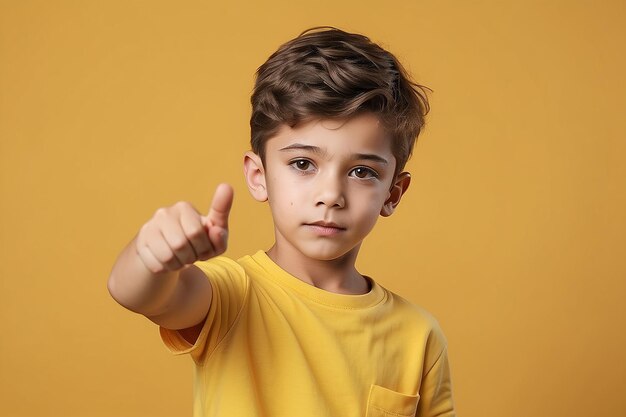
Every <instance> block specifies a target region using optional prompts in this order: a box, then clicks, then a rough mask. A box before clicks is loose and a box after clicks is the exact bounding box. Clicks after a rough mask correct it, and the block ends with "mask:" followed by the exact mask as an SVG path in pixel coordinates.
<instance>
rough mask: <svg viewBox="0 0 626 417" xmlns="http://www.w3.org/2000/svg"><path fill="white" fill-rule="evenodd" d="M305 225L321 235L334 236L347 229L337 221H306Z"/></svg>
mask: <svg viewBox="0 0 626 417" xmlns="http://www.w3.org/2000/svg"><path fill="white" fill-rule="evenodd" d="M305 226H307V228H308V229H310V230H311V231H312V232H313V233H315V234H317V235H319V236H333V235H336V234H338V233H341V232H343V231H345V230H346V228H345V227H342V226H339V225H338V224H337V223H332V222H325V221H317V222H313V223H305Z"/></svg>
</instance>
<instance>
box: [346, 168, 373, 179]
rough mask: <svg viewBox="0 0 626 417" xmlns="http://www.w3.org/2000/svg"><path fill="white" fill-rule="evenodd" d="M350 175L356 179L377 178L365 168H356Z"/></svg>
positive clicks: (370, 170) (371, 170) (371, 171)
mask: <svg viewBox="0 0 626 417" xmlns="http://www.w3.org/2000/svg"><path fill="white" fill-rule="evenodd" d="M350 174H351V175H352V176H355V177H357V178H378V174H377V173H376V171H374V170H373V169H370V168H366V167H356V168H354V169H353V170H352V172H351V173H350Z"/></svg>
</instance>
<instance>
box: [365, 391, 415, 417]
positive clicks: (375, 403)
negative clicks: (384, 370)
mask: <svg viewBox="0 0 626 417" xmlns="http://www.w3.org/2000/svg"><path fill="white" fill-rule="evenodd" d="M419 399H420V396H419V394H418V395H407V394H401V393H399V392H396V391H392V390H390V389H387V388H384V387H381V386H380V385H372V387H371V388H370V395H369V398H368V400H367V413H366V417H398V416H402V417H404V416H414V415H415V411H416V410H417V403H418V402H419Z"/></svg>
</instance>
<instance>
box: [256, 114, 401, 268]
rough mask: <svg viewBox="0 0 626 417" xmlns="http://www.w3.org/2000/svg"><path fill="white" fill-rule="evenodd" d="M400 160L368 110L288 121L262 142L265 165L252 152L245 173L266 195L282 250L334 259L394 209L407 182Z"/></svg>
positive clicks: (258, 193)
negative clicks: (294, 122) (396, 172)
mask: <svg viewBox="0 0 626 417" xmlns="http://www.w3.org/2000/svg"><path fill="white" fill-rule="evenodd" d="M395 164H396V161H395V158H394V156H393V153H392V149H391V140H390V138H389V137H388V135H387V133H386V132H385V130H384V129H383V126H382V124H381V123H379V120H378V118H377V117H376V116H374V115H372V114H369V113H366V114H363V115H359V116H356V117H354V118H352V119H349V120H347V121H345V120H344V121H335V120H332V121H331V120H313V121H310V122H307V123H303V124H301V125H298V126H297V127H295V128H290V127H288V126H283V127H282V128H281V130H280V131H279V132H278V134H277V135H276V136H274V137H272V138H271V139H269V140H268V141H267V142H266V144H265V164H264V166H259V165H260V160H259V159H258V157H257V156H256V155H254V154H251V153H249V154H248V156H247V158H246V176H247V179H248V183H249V186H250V189H251V191H252V194H253V195H254V196H255V198H257V199H258V200H264V199H267V200H268V202H269V205H270V208H271V212H272V216H273V219H274V229H275V237H276V243H275V248H276V249H277V250H278V251H280V252H282V253H289V254H290V256H292V257H293V256H296V257H299V256H304V257H305V258H309V259H316V260H333V259H337V258H340V257H342V256H344V255H346V254H349V253H351V252H352V251H358V249H359V247H360V243H361V242H362V240H363V239H364V238H365V236H367V234H368V233H369V232H370V231H371V230H372V228H373V227H374V224H375V223H376V220H377V219H378V216H379V215H381V214H382V215H390V214H391V213H392V212H393V209H394V208H395V205H396V204H398V202H399V200H400V197H401V196H402V193H403V192H404V191H405V190H406V187H408V182H409V178H408V174H406V173H404V174H401V175H400V176H399V177H398V178H404V180H403V181H404V182H403V183H402V184H401V185H400V187H398V186H397V183H398V181H400V180H397V179H396V178H394V170H395ZM253 166H254V168H256V171H255V170H254V169H252V167H253ZM255 173H256V174H255ZM392 184H395V186H394V187H392ZM255 186H256V188H254V187H255ZM353 254H354V255H356V253H354V252H353Z"/></svg>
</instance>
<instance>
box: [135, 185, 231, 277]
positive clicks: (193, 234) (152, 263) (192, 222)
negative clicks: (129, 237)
mask: <svg viewBox="0 0 626 417" xmlns="http://www.w3.org/2000/svg"><path fill="white" fill-rule="evenodd" d="M232 203H233V189H232V187H231V186H230V185H228V184H220V185H219V186H218V187H217V189H216V190H215V194H214V196H213V201H212V203H211V208H210V209H209V213H208V215H206V216H203V215H201V214H200V213H199V212H198V211H197V210H196V209H195V208H194V207H193V206H192V205H191V204H190V203H188V202H186V201H179V202H178V203H176V204H174V205H172V206H170V207H162V208H159V209H158V210H157V211H156V212H155V213H154V215H153V216H152V218H151V219H150V220H149V221H148V222H147V223H146V224H144V225H143V226H142V227H141V229H140V230H139V233H138V234H137V238H136V240H135V242H136V251H137V254H138V255H139V258H140V259H141V261H142V262H143V263H144V265H145V266H146V267H147V268H148V269H149V270H150V271H152V272H153V273H155V274H156V273H159V272H165V271H176V270H179V269H181V268H183V267H184V266H185V265H189V264H192V263H194V262H195V261H197V260H206V259H209V258H213V257H215V256H218V255H221V254H222V253H224V251H226V243H227V240H228V214H229V213H230V208H231V206H232Z"/></svg>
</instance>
